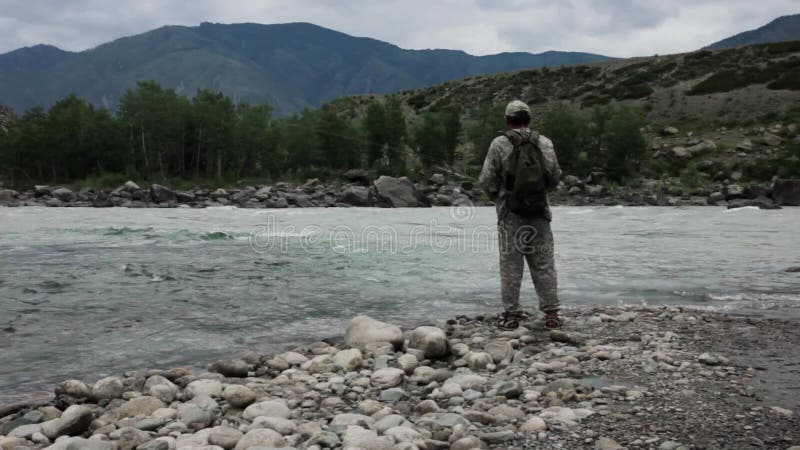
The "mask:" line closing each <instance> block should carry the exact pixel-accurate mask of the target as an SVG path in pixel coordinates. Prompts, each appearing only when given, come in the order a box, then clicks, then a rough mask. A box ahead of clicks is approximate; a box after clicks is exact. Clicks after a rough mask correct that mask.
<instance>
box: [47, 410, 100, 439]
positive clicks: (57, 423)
mask: <svg viewBox="0 0 800 450" xmlns="http://www.w3.org/2000/svg"><path fill="white" fill-rule="evenodd" d="M93 420H94V414H92V410H91V409H89V408H88V407H86V406H83V405H72V406H70V407H69V408H67V409H66V410H65V411H64V413H63V414H61V417H59V418H58V419H53V420H50V421H47V422H45V423H43V424H42V434H44V435H45V436H47V438H48V439H50V440H53V439H55V438H57V437H59V436H65V435H66V436H77V435H79V434H81V433H83V432H84V431H86V430H87V429H89V426H90V425H91V424H92V421H93Z"/></svg>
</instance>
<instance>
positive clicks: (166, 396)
mask: <svg viewBox="0 0 800 450" xmlns="http://www.w3.org/2000/svg"><path fill="white" fill-rule="evenodd" d="M179 391H180V388H178V386H176V385H175V384H174V383H173V382H171V381H169V380H168V379H167V378H166V377H163V376H161V375H153V376H151V377H150V378H148V379H147V381H145V383H144V388H143V389H142V392H143V393H145V394H147V395H151V396H153V397H155V398H157V399H159V400H161V401H163V402H164V403H170V402H172V401H173V400H174V399H175V397H176V396H177V395H178V392H179Z"/></svg>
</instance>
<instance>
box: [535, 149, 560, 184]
mask: <svg viewBox="0 0 800 450" xmlns="http://www.w3.org/2000/svg"><path fill="white" fill-rule="evenodd" d="M539 147H540V148H541V150H542V156H544V159H545V165H546V167H545V169H546V170H545V173H546V175H547V190H549V191H554V190H556V189H557V188H558V182H559V181H560V180H561V167H560V166H559V165H558V157H557V156H556V151H555V148H553V141H551V140H550V139H548V138H546V137H544V136H540V137H539Z"/></svg>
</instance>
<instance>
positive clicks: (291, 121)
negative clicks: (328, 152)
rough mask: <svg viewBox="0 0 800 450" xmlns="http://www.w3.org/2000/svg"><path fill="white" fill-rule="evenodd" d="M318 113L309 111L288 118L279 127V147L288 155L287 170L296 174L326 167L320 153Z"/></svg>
mask: <svg viewBox="0 0 800 450" xmlns="http://www.w3.org/2000/svg"><path fill="white" fill-rule="evenodd" d="M316 120H317V113H316V112H315V111H311V110H309V109H306V110H304V111H303V112H302V113H301V114H299V115H295V116H292V117H288V118H286V119H283V120H281V121H280V123H279V125H278V132H279V136H280V137H279V146H280V151H281V153H283V154H285V155H286V166H285V167H286V168H287V169H290V170H292V171H294V172H297V171H298V170H302V169H310V168H313V167H321V166H324V165H325V157H324V155H323V154H322V152H321V151H320V142H319V134H318V133H317V131H316V129H315V125H316Z"/></svg>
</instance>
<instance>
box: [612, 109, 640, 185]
mask: <svg viewBox="0 0 800 450" xmlns="http://www.w3.org/2000/svg"><path fill="white" fill-rule="evenodd" d="M643 126H644V118H643V117H642V115H641V114H640V113H639V112H638V111H637V110H635V109H633V108H631V107H629V106H626V105H619V106H616V107H612V111H611V114H610V118H609V119H608V121H607V122H606V123H605V126H604V131H603V137H602V141H603V144H604V146H605V152H604V153H605V163H606V170H607V172H608V174H609V175H610V176H611V177H612V178H614V179H616V180H619V181H622V180H624V179H625V178H628V177H630V176H632V175H634V174H636V173H638V171H639V169H640V167H641V164H642V162H643V161H644V159H645V157H646V155H647V140H646V139H645V137H644V134H642V131H641V129H642V127H643Z"/></svg>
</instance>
